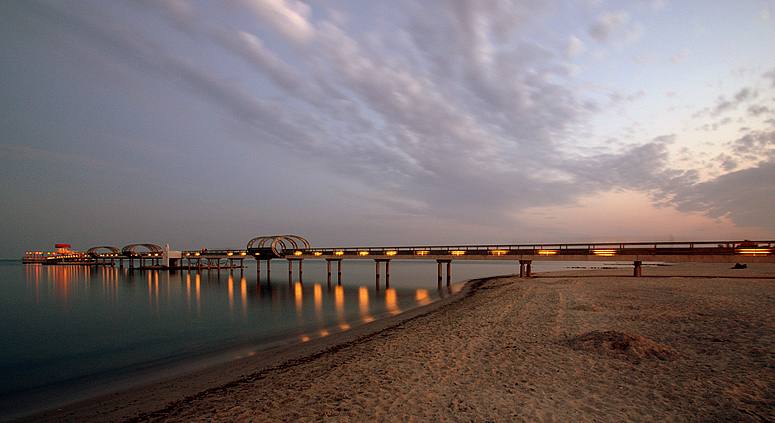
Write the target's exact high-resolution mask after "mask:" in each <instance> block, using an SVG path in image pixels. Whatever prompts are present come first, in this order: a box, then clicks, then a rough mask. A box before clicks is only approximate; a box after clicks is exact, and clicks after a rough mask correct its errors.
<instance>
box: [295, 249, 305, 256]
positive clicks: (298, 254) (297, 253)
mask: <svg viewBox="0 0 775 423" xmlns="http://www.w3.org/2000/svg"><path fill="white" fill-rule="evenodd" d="M302 254H303V253H302V252H301V251H299V250H296V251H294V252H293V255H294V256H300V255H302Z"/></svg>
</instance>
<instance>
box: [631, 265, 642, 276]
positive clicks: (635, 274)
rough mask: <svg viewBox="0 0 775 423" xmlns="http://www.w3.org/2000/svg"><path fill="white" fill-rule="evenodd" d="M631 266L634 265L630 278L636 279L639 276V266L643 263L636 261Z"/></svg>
mask: <svg viewBox="0 0 775 423" xmlns="http://www.w3.org/2000/svg"><path fill="white" fill-rule="evenodd" d="M633 264H634V265H635V268H634V269H633V274H632V276H634V277H636V278H637V277H639V276H641V265H642V264H643V262H642V261H636V262H634V263H633Z"/></svg>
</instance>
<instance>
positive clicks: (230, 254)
mask: <svg viewBox="0 0 775 423" xmlns="http://www.w3.org/2000/svg"><path fill="white" fill-rule="evenodd" d="M226 255H227V256H233V255H234V253H226Z"/></svg>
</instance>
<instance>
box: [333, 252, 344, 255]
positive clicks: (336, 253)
mask: <svg viewBox="0 0 775 423" xmlns="http://www.w3.org/2000/svg"><path fill="white" fill-rule="evenodd" d="M334 255H335V256H342V255H344V251H334Z"/></svg>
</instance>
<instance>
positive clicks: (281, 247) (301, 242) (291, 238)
mask: <svg viewBox="0 0 775 423" xmlns="http://www.w3.org/2000/svg"><path fill="white" fill-rule="evenodd" d="M267 242H269V245H268V246H267V245H266V243H267ZM246 249H247V251H248V253H249V254H250V255H252V256H254V257H259V256H260V257H261V258H265V257H266V258H267V259H272V258H284V257H285V252H286V251H293V252H294V253H295V252H296V251H302V252H304V251H307V250H309V249H310V246H309V242H307V240H306V239H304V238H302V237H300V236H298V235H271V236H259V237H256V238H253V239H251V240H250V241H248V245H247V247H246Z"/></svg>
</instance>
